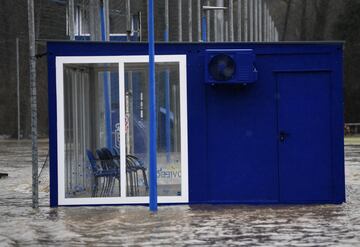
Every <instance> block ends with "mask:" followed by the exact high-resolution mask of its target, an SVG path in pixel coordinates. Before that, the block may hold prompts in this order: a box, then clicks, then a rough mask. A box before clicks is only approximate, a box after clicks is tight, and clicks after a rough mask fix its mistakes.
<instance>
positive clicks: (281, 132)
mask: <svg viewBox="0 0 360 247" xmlns="http://www.w3.org/2000/svg"><path fill="white" fill-rule="evenodd" d="M289 135H290V134H289V133H286V132H285V131H280V134H279V139H280V141H281V142H284V141H285V139H286V138H288V137H289Z"/></svg>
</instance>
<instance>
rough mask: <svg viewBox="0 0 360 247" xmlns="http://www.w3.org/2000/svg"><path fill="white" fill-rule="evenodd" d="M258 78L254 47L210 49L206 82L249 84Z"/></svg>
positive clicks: (206, 64)
mask: <svg viewBox="0 0 360 247" xmlns="http://www.w3.org/2000/svg"><path fill="white" fill-rule="evenodd" d="M256 80H257V70H256V68H255V54H254V51H253V50H252V49H208V50H206V55H205V83H208V84H248V83H253V82H255V81H256Z"/></svg>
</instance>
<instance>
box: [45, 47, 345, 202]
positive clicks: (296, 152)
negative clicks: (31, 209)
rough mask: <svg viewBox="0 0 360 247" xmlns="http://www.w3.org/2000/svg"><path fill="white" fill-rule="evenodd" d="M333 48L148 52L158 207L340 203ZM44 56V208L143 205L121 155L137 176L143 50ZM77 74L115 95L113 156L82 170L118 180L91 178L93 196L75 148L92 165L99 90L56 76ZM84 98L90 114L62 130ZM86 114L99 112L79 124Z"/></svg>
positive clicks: (53, 51)
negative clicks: (152, 71)
mask: <svg viewBox="0 0 360 247" xmlns="http://www.w3.org/2000/svg"><path fill="white" fill-rule="evenodd" d="M342 49H343V46H342V43H338V42H309V43H158V44H156V56H157V57H159V58H158V60H156V63H157V71H158V72H157V83H158V87H159V91H157V93H158V95H159V99H158V101H157V102H158V116H159V117H158V120H157V121H158V123H159V124H158V125H159V126H161V129H159V130H158V146H159V148H158V152H159V153H160V154H159V155H158V161H159V162H160V163H163V165H161V164H160V165H158V180H159V185H158V190H159V191H160V192H159V202H160V203H190V204H196V203H236V204H237V203H246V204H247V203H249V204H297V203H300V204H307V203H342V202H345V178H344V148H343V146H344V145H343V85H342V56H343V51H342ZM48 54H49V57H48V59H49V60H48V61H49V67H48V72H49V114H50V115H49V119H50V152H51V159H50V179H51V180H50V204H51V206H58V205H98V204H100V205H104V204H146V203H148V197H147V188H146V178H145V177H142V178H140V180H139V181H140V182H138V185H136V183H134V181H135V180H132V182H131V180H130V177H131V176H133V174H132V171H130V170H129V169H130V168H128V167H129V163H128V162H129V161H128V157H127V156H126V158H125V157H124V155H123V156H122V155H121V154H122V153H126V154H132V153H135V154H136V155H135V156H136V158H137V159H138V160H139V162H138V163H139V164H141V165H142V166H144V167H145V168H144V170H146V169H147V154H146V147H144V143H146V140H145V139H146V135H147V129H146V124H147V123H148V122H147V120H146V115H147V113H146V107H147V106H146V99H144V97H145V98H146V96H145V93H146V82H147V74H146V73H147V72H146V68H147V60H146V57H147V55H146V54H147V44H146V43H111V42H108V43H101V42H98V43H97V42H90V43H88V42H86V43H85V42H49V43H48ZM218 55H220V58H219V56H218ZM224 55H225V56H226V59H225V60H224V59H222V57H221V56H224ZM215 58H219V59H220V60H219V61H217V60H214V59H215ZM214 61H215V67H214V66H212V65H211V64H212V63H213V62H214ZM90 63H91V64H95V63H102V64H103V65H102V66H100V67H102V68H101V69H99V68H98V67H99V66H98V67H97V68H94V66H93V65H92V66H90V67H86V66H87V65H86V64H90ZM74 64H77V65H79V64H82V65H81V66H78V67H77V68H75V69H74V68H72V66H73V65H74ZM85 65H86V66H85ZM113 65H114V66H113ZM66 66H68V68H67V67H66ZM84 66H85V67H84ZM60 67H61V68H60ZM110 67H111V70H109V68H110ZM71 71H72V72H71ZM74 71H77V72H74ZM79 71H80V72H79ZM84 71H85V72H86V71H89V74H91V73H92V74H94V73H111V75H112V76H111V78H114V77H115V82H114V81H112V82H111V85H113V84H115V85H116V83H118V84H119V86H118V88H120V89H117V90H119V93H117V94H113V92H111V94H112V95H118V96H119V104H118V105H119V106H120V107H119V108H120V109H115V110H117V111H118V112H119V113H118V115H116V113H115V114H114V116H120V120H119V125H118V126H120V127H119V128H118V130H117V132H116V131H115V130H114V129H113V133H111V136H113V137H115V136H118V137H117V138H118V139H117V140H118V142H119V143H120V144H119V145H118V152H119V153H120V155H119V156H120V158H119V157H118V158H119V159H118V160H115V159H114V160H111V158H109V160H111V161H109V160H107V161H106V162H105V161H104V159H101V157H100V156H98V157H97V158H94V160H93V161H94V164H95V163H98V164H97V166H98V167H100V168H99V169H103V170H106V169H108V168H105V165H104V164H106V167H108V166H109V164H110V163H111V164H113V167H119V168H118V169H120V172H118V173H114V174H113V175H111V176H112V177H111V176H110V175H109V176H108V177H106V176H104V177H102V178H99V180H100V181H102V182H98V185H97V186H95V185H94V181H95V180H96V179H97V178H95V177H94V174H95V173H94V170H91V166H90V165H89V157H86V154H85V152H84V150H85V149H86V150H92V151H93V153H94V154H95V155H96V153H97V151H99V150H100V149H101V147H102V146H105V141H103V140H102V138H106V137H104V136H106V133H105V134H104V130H103V128H102V127H101V126H100V125H101V124H99V123H97V121H98V120H97V119H102V117H100V118H99V117H98V116H102V115H104V114H106V112H105V113H104V112H103V110H102V108H101V105H102V103H101V102H100V101H101V100H97V99H96V97H97V96H99V95H102V93H100V94H99V93H98V92H99V90H100V91H101V89H102V88H103V87H102V83H105V82H104V81H98V82H96V83H97V84H96V83H95V84H94V85H95V86H94V85H92V86H89V88H88V89H86V85H87V80H84V82H82V84H81V83H79V85H80V86H79V88H80V89H76V88H75V89H74V88H71V87H72V85H73V84H76V83H71V82H73V81H74V80H75V79H66V78H88V77H89V74H85V75H81V73H83V72H84ZM104 71H105V72H104ZM106 71H107V72H106ZM66 73H69V75H67V74H66ZM71 73H78V74H76V75H71ZM79 73H80V74H79ZM86 73H87V72H86ZM219 73H220V74H219ZM96 75H97V76H94V77H93V78H95V80H97V79H96V78H101V76H98V75H100V74H96ZM224 75H225V77H226V76H229V77H228V78H223V76H224ZM81 76H82V77H81ZM89 78H90V77H89ZM129 78H132V79H131V83H130V82H129V81H130V79H129ZM169 78H170V79H169ZM66 80H68V82H67V81H66ZM88 81H94V79H92V80H88ZM60 84H61V85H60ZM62 84H64V85H62ZM123 84H125V85H124V86H122V85H123ZM130 84H131V88H133V89H132V90H130V91H129V90H128V88H129V85H130ZM59 85H60V86H59ZM81 88H83V89H81ZM91 88H96V89H94V90H93V93H91V95H90V94H89V95H90V96H89V97H88V96H86V97H88V98H89V99H88V100H87V101H86V102H88V103H89V105H91V107H89V109H88V110H86V109H85V112H86V113H83V114H82V115H83V116H84V117H83V118H82V117H80V118H79V119H77V120H76V121H75V120H73V118H74V116H77V115H81V114H79V113H81V112H82V110H81V109H80V108H79V105H88V104H87V103H86V102H81V99H80V101H78V100H79V99H75V98H76V95H79V94H78V92H80V91H81V90H82V91H83V92H90V91H91V90H92V89H91ZM121 88H122V89H121ZM136 88H142V91H141V90H140V91H139V90H138V89H136ZM112 89H113V88H111V90H112ZM79 90H80V91H79ZM114 90H115V89H114ZM136 90H138V92H139V93H137V95H138V96H137V98H136V97H135V96H133V95H135V94H136V92H137V91H136ZM59 91H60V92H59ZM66 92H69V95H70V96H69V97H68V96H67V95H66ZM74 92H75V93H74ZM74 95H75V96H74ZM66 97H68V98H66ZM74 97H75V98H74ZM86 97H83V98H86ZM99 97H100V96H99ZM131 97H133V100H132V101H131V100H129V99H130V98H131ZM112 100H114V99H112ZM97 101H99V102H97ZM115 101H116V99H115ZM130 101H131V103H129V102H130ZM74 102H77V104H75V103H74ZM94 102H95V103H94ZM134 102H138V103H134ZM139 102H140V103H139ZM67 104H68V105H70V106H67ZM60 105H61V106H60ZM62 105H63V106H64V107H62ZM75 105H76V107H77V108H76V107H75V108H76V109H75V108H74V106H75ZM95 108H96V109H100V110H99V113H98V114H97V115H96V114H95V116H94V117H93V118H92V120H91V119H90V118H89V119H90V120H91V121H90V120H89V121H86V116H87V115H91V114H92V113H91V112H92V109H95ZM130 108H131V109H130ZM67 109H70V110H69V111H70V113H69V114H68V113H67V112H68V111H67ZM74 109H75V110H74ZM79 109H80V110H79ZM134 109H135V110H134ZM131 111H132V113H130V112H131ZM89 112H90V113H89ZM136 112H137V113H136ZM67 114H68V115H69V116H70V117H66V116H67ZM94 119H95V120H94ZM104 119H105V118H104ZM124 119H125V120H124ZM184 120H185V121H184ZM101 121H102V120H100V122H101ZM104 121H105V120H104ZM134 122H135V123H136V124H134ZM80 123H81V124H82V126H87V125H89V126H90V127H89V129H86V128H83V129H82V128H81V126H80V125H81V124H80ZM89 123H92V124H89ZM97 125H99V126H98V127H94V126H97ZM113 126H114V124H113ZM129 126H130V127H129ZM131 126H133V127H131ZM76 128H77V129H78V130H76ZM113 128H114V127H113ZM84 129H86V130H84ZM130 129H132V130H130ZM94 130H95V131H94ZM75 132H76V133H75ZM78 132H80V134H79V133H78ZM81 132H84V133H81ZM85 132H86V133H85ZM95 132H96V133H97V134H96V135H93V133H95ZM139 132H141V134H139ZM68 133H70V134H68ZM71 133H75V134H71ZM78 136H81V138H82V139H84V140H85V139H86V142H87V143H90V144H88V145H87V146H86V145H85V144H84V143H82V142H81V140H80V139H81V138H78ZM89 136H91V137H89ZM136 136H138V137H136ZM139 136H140V137H139ZM144 136H145V137H144ZM75 137H76V138H75ZM144 138H145V139H144ZM75 139H79V140H80V141H79V140H78V141H76V140H75ZM87 139H89V140H87ZM67 140H68V141H67ZM115 142H116V140H115V141H114V144H115ZM79 143H80V144H79ZM91 143H96V144H94V145H93V144H91ZM83 144H84V145H83ZM80 146H82V147H80ZM115 146H116V145H115ZM75 149H76V150H78V153H76V152H74V151H73V150H75ZM160 149H161V150H160ZM144 150H145V151H144ZM100 151H101V150H100ZM80 156H81V158H78V157H80ZM74 157H75V158H74ZM114 157H115V155H114ZM113 161H114V162H115V163H113ZM109 162H110V163H109ZM69 164H71V165H69ZM116 164H118V166H116ZM139 166H140V165H139ZM101 167H102V168H101ZM95 172H96V171H95ZM74 174H75V175H74ZM119 174H120V175H119ZM136 176H138V175H136ZM144 178H145V179H144ZM94 179H95V180H94ZM133 179H136V178H135V175H134V177H133ZM137 179H139V177H137ZM124 180H126V181H124ZM89 181H90V182H89ZM144 186H145V187H144ZM94 187H96V188H95V189H94ZM114 188H115V189H114ZM159 188H160V189H159ZM89 190H92V191H93V193H90V192H89ZM114 191H115V192H114ZM136 191H139V192H136ZM94 193H95V194H94ZM114 193H115V194H116V195H114ZM90 194H91V195H90ZM94 195H95V196H94Z"/></svg>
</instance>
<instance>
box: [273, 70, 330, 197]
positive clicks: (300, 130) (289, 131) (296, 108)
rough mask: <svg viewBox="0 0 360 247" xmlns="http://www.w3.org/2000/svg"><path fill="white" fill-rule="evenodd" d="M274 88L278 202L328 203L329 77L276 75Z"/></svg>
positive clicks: (326, 74) (324, 74) (318, 74)
mask: <svg viewBox="0 0 360 247" xmlns="http://www.w3.org/2000/svg"><path fill="white" fill-rule="evenodd" d="M277 87H278V95H277V97H278V138H279V141H278V145H279V183H280V186H279V188H280V193H279V196H280V198H279V199H280V202H282V203H286V202H290V203H303V202H327V201H330V200H331V197H332V188H331V184H332V183H331V182H332V181H331V180H332V167H331V133H330V132H331V119H330V117H331V103H330V102H331V100H330V98H331V90H330V89H331V76H330V73H327V72H309V73H280V74H278V75H277ZM314 133H316V134H314Z"/></svg>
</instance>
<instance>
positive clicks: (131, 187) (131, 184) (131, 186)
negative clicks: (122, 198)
mask: <svg viewBox="0 0 360 247" xmlns="http://www.w3.org/2000/svg"><path fill="white" fill-rule="evenodd" d="M132 173H133V172H132V171H131V172H130V195H131V196H134V187H133V174H132Z"/></svg>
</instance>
